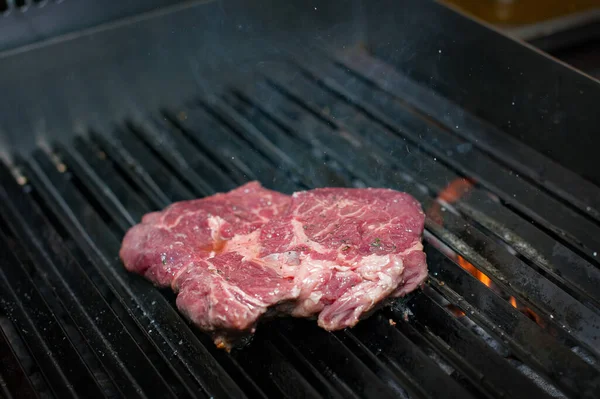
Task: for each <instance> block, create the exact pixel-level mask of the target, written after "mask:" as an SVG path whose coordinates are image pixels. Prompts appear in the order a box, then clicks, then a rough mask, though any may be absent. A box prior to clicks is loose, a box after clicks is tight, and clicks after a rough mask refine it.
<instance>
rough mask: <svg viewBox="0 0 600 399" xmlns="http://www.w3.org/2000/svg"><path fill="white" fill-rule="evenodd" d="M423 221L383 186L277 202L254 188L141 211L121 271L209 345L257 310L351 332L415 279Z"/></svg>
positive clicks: (417, 209) (422, 266)
mask: <svg viewBox="0 0 600 399" xmlns="http://www.w3.org/2000/svg"><path fill="white" fill-rule="evenodd" d="M424 220H425V215H424V213H423V211H422V209H421V206H420V204H419V203H418V202H417V201H416V200H415V199H414V198H413V197H411V196H410V195H408V194H406V193H401V192H398V191H394V190H388V189H370V188H367V189H356V188H322V189H315V190H309V191H302V192H297V193H294V194H293V195H292V196H286V195H283V194H280V193H277V192H275V191H271V190H267V189H265V188H263V187H262V186H261V185H260V184H259V183H258V182H251V183H248V184H245V185H243V186H241V187H239V188H237V189H235V190H232V191H230V192H228V193H224V194H217V195H214V196H211V197H207V198H203V199H198V200H192V201H183V202H178V203H175V204H172V205H170V206H169V207H167V208H166V209H165V210H163V211H161V212H153V213H149V214H147V215H145V216H144V217H143V219H142V222H141V223H140V224H138V225H136V226H134V227H132V228H131V229H130V230H129V231H128V232H127V234H126V236H125V238H124V240H123V244H122V248H121V252H120V256H121V259H122V260H123V263H124V264H125V267H126V268H127V269H128V270H130V271H133V272H136V273H140V274H142V275H144V276H145V277H147V278H148V279H150V280H151V281H153V282H154V283H155V284H157V285H159V286H169V285H170V286H171V287H172V288H173V289H174V290H175V291H176V292H178V296H177V306H178V308H179V309H180V310H181V312H183V313H184V314H185V315H186V316H187V317H188V318H189V319H190V320H191V321H192V322H193V323H194V324H196V325H198V326H199V327H200V328H201V329H202V330H204V331H206V332H209V333H210V334H212V336H213V338H214V340H215V343H216V344H217V345H218V346H220V347H225V348H230V346H231V344H232V343H233V342H234V341H235V340H236V339H238V338H240V337H244V336H248V335H250V334H252V333H253V332H254V331H255V329H256V325H257V323H258V321H259V320H260V319H261V317H262V316H264V315H267V314H268V315H274V314H279V315H281V314H288V315H291V316H295V317H317V318H318V323H319V326H321V327H322V328H324V329H326V330H338V329H342V328H345V327H352V326H354V325H355V324H356V323H357V322H358V321H359V319H360V318H361V317H363V316H364V315H366V314H367V313H368V312H369V311H371V310H373V309H374V308H375V307H376V306H377V305H379V304H381V303H382V302H383V301H384V300H385V299H387V298H393V297H399V296H403V295H405V294H406V293H408V292H410V291H412V290H414V289H415V288H416V287H417V286H419V285H420V284H421V283H422V282H423V281H424V280H425V278H426V277H427V264H426V260H425V254H424V253H423V246H422V244H421V235H422V233H423V225H424Z"/></svg>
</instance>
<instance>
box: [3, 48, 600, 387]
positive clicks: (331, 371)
mask: <svg viewBox="0 0 600 399" xmlns="http://www.w3.org/2000/svg"><path fill="white" fill-rule="evenodd" d="M299 59H302V62H297V61H296V60H294V59H291V60H290V61H289V62H282V63H279V64H276V65H269V66H264V67H262V68H258V69H257V71H255V72H252V73H250V72H249V74H250V76H248V79H247V81H248V82H252V83H251V84H248V85H246V86H236V87H232V88H228V89H225V90H223V91H222V92H220V93H218V94H216V95H215V96H214V97H203V98H200V99H195V100H194V101H192V102H190V103H188V104H185V105H183V106H179V107H173V108H171V109H164V110H161V111H160V112H157V113H154V114H148V115H146V116H145V117H143V118H136V119H132V120H128V121H125V122H123V123H119V124H118V125H115V126H98V127H95V128H94V130H91V131H90V132H89V134H86V135H85V136H79V137H77V138H75V139H74V140H73V141H71V142H69V143H67V144H55V143H51V144H50V145H47V146H43V147H40V148H39V149H37V150H35V151H33V152H32V153H31V154H30V155H29V156H26V157H24V158H17V159H16V160H15V162H14V165H11V166H10V167H9V166H7V165H2V167H1V168H0V181H1V183H2V185H1V188H0V215H1V221H0V245H1V248H0V256H1V257H2V265H3V266H2V268H0V284H1V286H0V309H1V313H0V365H1V366H0V396H4V397H7V398H9V397H19V398H25V397H57V398H68V397H86V398H89V397H104V396H107V397H127V398H134V397H165V398H166V397H181V398H184V397H236V398H241V397H282V396H286V397H319V396H323V397H336V398H341V397H344V398H347V397H411V398H416V397H434V398H439V397H462V398H468V397H487V398H496V397H511V398H531V397H536V398H543V397H552V396H554V397H586V398H592V397H598V396H599V395H600V367H599V363H598V359H599V357H600V339H599V331H600V290H598V288H597V287H598V286H599V284H600V256H598V253H597V252H598V251H600V213H599V212H598V211H599V210H600V200H599V199H600V189H599V188H598V187H596V186H593V185H591V184H589V183H587V182H585V181H583V180H581V179H580V178H578V177H577V176H575V175H572V174H570V172H568V171H566V170H563V169H562V168H561V167H560V166H558V165H557V164H554V163H552V162H551V161H549V160H548V159H546V158H543V157H542V156H541V155H539V154H537V153H535V152H533V151H532V150H530V149H529V148H527V147H525V146H523V145H521V144H519V143H517V142H516V141H515V140H513V139H510V138H508V136H505V135H502V134H500V133H498V132H497V131H495V130H494V129H492V128H491V127H489V126H486V125H484V124H482V123H481V122H480V121H478V120H475V119H468V118H465V120H464V125H463V126H455V125H449V124H448V123H447V122H445V121H444V118H443V115H441V113H443V111H444V109H445V108H444V107H447V106H449V105H447V104H445V103H441V102H440V101H441V100H439V99H437V100H434V99H430V98H429V97H427V94H426V93H424V92H422V91H419V89H418V88H417V86H415V85H412V84H411V83H410V82H409V81H406V80H405V79H403V78H402V77H401V76H400V75H399V74H398V73H397V72H396V71H394V69H393V68H391V67H390V66H389V65H387V64H386V63H385V62H383V61H382V60H380V59H377V58H376V57H374V56H371V55H368V54H367V53H365V52H362V51H351V52H348V53H345V54H341V55H339V57H337V58H336V59H330V58H328V57H327V56H326V55H322V54H318V53H316V52H313V53H312V55H311V56H306V57H302V58H299ZM253 179H257V180H260V181H261V182H262V183H263V184H264V185H265V186H266V187H269V188H273V189H277V190H280V191H283V192H287V193H290V192H292V191H295V190H301V189H306V188H313V187H322V186H356V187H364V186H373V187H389V188H394V189H399V190H402V191H406V192H408V193H410V194H412V195H413V196H415V197H416V198H417V199H418V200H419V201H420V202H421V203H422V204H423V207H424V209H425V210H426V211H427V215H428V218H427V220H426V233H425V239H424V241H425V251H426V253H427V257H428V265H429V269H430V279H429V280H428V282H427V285H426V286H425V287H424V288H423V290H420V291H419V292H416V293H413V294H411V295H409V296H408V297H407V298H405V299H402V300H399V301H398V302H397V304H395V305H394V306H393V307H391V308H387V309H384V310H381V311H379V312H378V313H376V314H375V315H373V316H372V317H370V318H369V319H367V320H364V321H362V322H361V323H359V324H358V326H357V327H355V328H354V329H351V330H346V331H341V332H337V333H327V332H325V331H323V330H321V329H319V328H318V327H317V326H316V324H315V323H314V322H311V321H307V320H291V319H285V320H277V321H274V322H270V323H268V324H265V325H262V326H260V327H259V329H258V332H257V334H256V336H255V338H254V339H253V341H252V342H251V344H250V345H249V346H248V347H246V348H244V349H242V350H235V351H233V352H232V353H231V354H227V353H225V352H223V351H220V350H217V349H216V348H215V347H214V345H213V343H212V342H211V340H210V339H209V338H208V337H207V336H205V335H204V334H202V333H200V332H199V331H198V330H197V329H195V328H194V327H193V326H191V325H189V324H188V323H187V322H186V321H184V319H182V317H181V316H180V315H179V313H178V312H177V310H176V308H175V305H174V295H173V294H172V293H171V292H169V291H164V292H161V291H159V290H157V289H155V288H153V287H152V286H151V285H150V284H149V283H148V282H147V281H145V280H144V279H143V278H141V277H138V276H135V275H132V274H129V273H128V272H126V270H125V269H124V268H123V266H122V265H121V264H120V261H119V259H118V257H117V254H118V250H119V247H120V240H121V238H122V236H123V234H124V232H125V231H126V229H127V228H129V227H130V226H132V225H133V224H135V223H136V222H137V221H139V220H140V218H141V216H142V215H143V214H144V213H146V212H149V211H151V210H155V209H160V208H162V207H164V206H166V205H167V204H169V203H170V202H172V201H178V200H183V199H190V198H196V197H200V196H205V195H210V194H213V193H215V192H218V191H224V190H229V189H232V188H234V187H236V186H238V185H240V184H242V183H244V182H246V181H248V180H253Z"/></svg>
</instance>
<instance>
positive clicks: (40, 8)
mask: <svg viewBox="0 0 600 399" xmlns="http://www.w3.org/2000/svg"><path fill="white" fill-rule="evenodd" d="M184 2H185V0H145V1H137V0H119V1H118V2H111V3H108V4H107V3H105V2H98V1H93V0H0V31H1V32H2V35H0V51H5V50H9V49H14V48H17V47H21V46H27V45H32V44H34V43H38V42H40V41H44V40H48V39H52V38H55V37H56V36H60V35H66V34H73V33H74V32H77V31H79V30H81V29H89V28H91V27H94V26H96V25H99V24H103V23H108V22H113V21H114V20H118V19H122V18H127V17H131V16H132V15H136V14H139V13H141V12H148V11H151V10H155V9H157V8H160V7H165V6H172V5H175V4H181V3H184Z"/></svg>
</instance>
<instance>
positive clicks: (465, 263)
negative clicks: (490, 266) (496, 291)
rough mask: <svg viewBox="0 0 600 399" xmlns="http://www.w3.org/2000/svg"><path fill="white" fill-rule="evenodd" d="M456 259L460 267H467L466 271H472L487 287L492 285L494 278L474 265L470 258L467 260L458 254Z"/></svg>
mask: <svg viewBox="0 0 600 399" xmlns="http://www.w3.org/2000/svg"><path fill="white" fill-rule="evenodd" d="M456 261H457V262H458V264H459V265H460V267H462V268H463V269H465V270H466V271H468V272H469V273H471V274H472V275H473V276H474V277H475V278H476V279H477V280H479V281H481V282H482V283H483V284H485V286H486V287H491V286H492V280H491V279H490V278H489V277H488V276H487V275H486V274H485V273H483V272H482V271H481V270H479V269H477V268H476V267H475V266H473V264H472V263H471V262H469V261H468V260H466V259H465V258H463V257H462V256H460V255H456Z"/></svg>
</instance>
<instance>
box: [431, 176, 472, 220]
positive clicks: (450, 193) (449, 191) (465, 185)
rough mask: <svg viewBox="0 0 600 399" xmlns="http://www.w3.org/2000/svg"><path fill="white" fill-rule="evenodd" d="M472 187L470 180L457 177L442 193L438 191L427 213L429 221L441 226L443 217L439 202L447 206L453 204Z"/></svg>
mask: <svg viewBox="0 0 600 399" xmlns="http://www.w3.org/2000/svg"><path fill="white" fill-rule="evenodd" d="M472 187H473V181H472V180H470V179H467V178H464V177H459V178H457V179H454V180H452V181H451V182H450V183H448V185H447V186H446V187H445V188H444V189H443V190H442V191H440V193H439V194H438V196H437V201H434V202H433V203H432V204H431V206H430V207H429V210H428V211H427V215H428V216H429V217H430V218H431V220H433V221H434V222H435V223H437V224H439V225H440V226H441V225H442V224H443V221H444V217H443V216H442V204H441V203H440V201H443V202H446V203H447V204H453V203H455V202H457V201H458V200H460V199H461V198H462V197H463V196H464V195H465V194H467V193H468V192H469V191H470V190H471V188H472Z"/></svg>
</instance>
